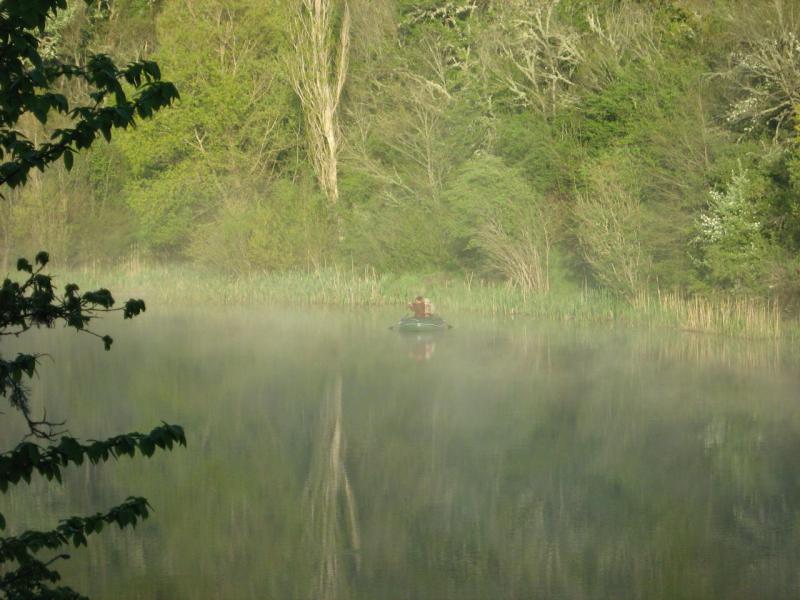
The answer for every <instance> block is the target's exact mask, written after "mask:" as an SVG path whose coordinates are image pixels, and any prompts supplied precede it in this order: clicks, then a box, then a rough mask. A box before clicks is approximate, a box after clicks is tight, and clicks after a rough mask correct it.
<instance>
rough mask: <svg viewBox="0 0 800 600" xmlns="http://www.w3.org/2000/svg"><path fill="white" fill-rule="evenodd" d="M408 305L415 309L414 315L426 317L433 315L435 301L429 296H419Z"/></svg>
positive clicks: (418, 317) (419, 317)
mask: <svg viewBox="0 0 800 600" xmlns="http://www.w3.org/2000/svg"><path fill="white" fill-rule="evenodd" d="M408 307H409V308H410V309H411V310H412V311H413V313H414V317H415V318H417V319H424V318H426V317H432V316H433V303H431V301H430V300H429V299H428V298H425V297H423V296H417V297H416V298H414V301H413V302H411V303H410V304H409V305H408Z"/></svg>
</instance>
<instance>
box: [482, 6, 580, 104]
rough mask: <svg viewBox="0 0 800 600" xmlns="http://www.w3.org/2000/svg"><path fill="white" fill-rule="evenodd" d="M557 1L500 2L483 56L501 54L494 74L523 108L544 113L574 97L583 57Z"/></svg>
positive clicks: (577, 39) (573, 32)
mask: <svg viewBox="0 0 800 600" xmlns="http://www.w3.org/2000/svg"><path fill="white" fill-rule="evenodd" d="M559 4H560V0H543V1H542V0H508V2H505V1H504V2H502V3H499V4H498V7H499V8H498V11H499V12H500V15H499V16H500V18H499V19H498V20H497V22H498V27H497V29H496V30H495V31H494V33H493V36H492V37H491V38H490V39H489V44H488V45H487V47H486V50H488V54H487V56H495V55H496V56H499V57H501V59H502V60H501V61H499V62H497V61H495V62H496V63H497V64H496V67H495V69H494V70H495V73H496V75H497V76H498V77H499V78H500V80H501V81H502V83H503V84H504V85H505V86H506V87H507V89H508V91H509V92H511V94H513V96H514V97H515V98H516V99H517V101H518V102H519V103H520V104H522V105H524V106H533V107H535V108H537V109H539V110H540V111H541V112H542V113H543V114H553V113H554V111H555V110H556V109H557V108H558V107H559V106H562V105H563V104H565V103H568V102H570V101H571V100H572V94H571V93H570V89H571V88H572V87H573V86H574V85H575V82H574V80H573V77H574V74H575V71H576V70H577V68H578V65H579V64H580V63H581V61H582V58H583V57H582V52H581V48H580V34H579V33H578V32H577V31H575V30H574V29H573V28H572V27H571V26H570V25H569V24H567V23H564V22H563V21H562V20H561V19H559V17H558V14H557V9H558V5H559Z"/></svg>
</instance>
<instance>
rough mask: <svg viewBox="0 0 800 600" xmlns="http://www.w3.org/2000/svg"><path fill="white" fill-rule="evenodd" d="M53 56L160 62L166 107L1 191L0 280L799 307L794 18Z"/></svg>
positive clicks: (353, 32) (324, 8) (656, 21)
mask: <svg viewBox="0 0 800 600" xmlns="http://www.w3.org/2000/svg"><path fill="white" fill-rule="evenodd" d="M44 42H45V44H44V50H45V53H46V54H47V55H49V56H51V57H57V58H58V57H61V58H63V59H69V60H70V61H73V62H77V63H80V62H82V61H85V60H87V58H88V57H90V56H92V55H93V54H97V53H104V54H108V55H110V56H112V57H113V58H114V59H115V60H116V61H118V62H119V63H122V64H124V63H125V62H129V61H134V60H139V59H143V58H145V59H151V60H154V61H157V62H158V64H159V65H160V67H161V70H162V72H163V74H164V77H165V78H166V79H169V80H170V81H172V82H174V84H175V85H176V86H177V88H178V90H179V92H180V95H181V99H180V101H179V102H177V103H176V104H175V106H174V107H172V108H170V109H168V110H164V111H161V112H159V113H158V114H156V115H154V118H152V119H150V120H147V121H142V122H141V123H139V124H138V126H137V127H136V128H133V129H130V130H127V131H119V132H117V131H115V132H114V136H113V139H112V140H111V143H110V144H99V145H95V146H94V147H93V148H92V149H91V150H90V151H88V152H83V153H81V154H80V155H76V156H75V160H74V163H75V164H74V166H73V165H71V166H72V168H71V171H70V172H69V173H68V172H67V171H68V169H67V168H66V165H63V164H59V165H57V166H54V167H53V168H51V169H48V170H47V171H45V172H44V173H33V174H32V175H31V178H30V181H29V182H28V185H25V186H23V187H19V188H15V189H14V190H11V191H9V192H6V193H5V195H6V199H5V201H3V202H0V211H2V213H0V261H2V265H1V266H2V267H3V269H4V270H5V271H6V272H7V271H8V270H9V269H10V268H11V266H12V265H13V264H14V263H13V261H15V260H16V258H17V257H18V256H22V255H33V253H35V252H36V251H37V250H39V249H43V248H44V249H47V250H48V251H49V252H50V253H51V255H52V256H53V257H54V258H55V259H56V260H57V261H60V262H59V264H62V265H63V264H67V265H70V266H74V267H80V266H81V265H83V264H84V263H85V262H86V261H87V260H92V261H98V260H100V262H102V263H103V264H105V265H116V264H119V263H121V262H124V261H126V260H130V258H131V257H132V256H135V257H142V258H144V259H146V260H148V261H151V262H152V263H153V264H169V265H192V266H193V267H196V268H202V269H206V270H207V271H209V272H219V273H225V274H233V275H241V274H248V273H249V274H252V273H259V274H263V273H272V274H276V275H279V274H280V273H285V272H287V271H302V270H308V269H315V268H321V267H326V266H335V265H341V266H346V267H348V268H350V267H355V268H370V269H374V270H375V271H376V272H378V273H395V274H403V273H417V274H419V273H445V274H453V275H456V276H459V277H467V278H469V279H470V280H471V279H472V278H473V277H474V278H476V280H485V281H494V282H501V283H504V284H507V286H510V287H513V288H515V289H517V290H522V291H523V292H525V293H530V294H547V293H549V292H552V291H559V290H575V289H581V288H586V287H587V286H588V287H591V288H599V289H603V290H606V291H608V292H609V293H611V294H613V295H615V296H618V297H623V298H634V297H636V296H637V295H638V294H641V293H642V292H652V291H654V290H671V291H675V290H677V291H679V292H680V293H681V294H686V295H697V296H704V297H717V296H723V295H724V296H726V297H747V298H761V299H768V300H770V301H773V300H774V301H776V302H780V304H781V306H782V307H785V309H786V310H791V309H792V307H793V306H794V305H795V304H796V303H797V302H798V298H799V297H800V258H798V249H799V248H800V202H798V198H800V146H798V132H799V131H800V129H799V127H800V121H798V118H797V110H798V107H799V106H800V5H798V4H797V3H796V2H792V1H789V0H785V1H783V0H730V1H725V2H719V1H714V0H651V1H645V0H639V1H636V0H600V1H588V0H437V1H434V0H322V1H320V2H314V1H312V0H291V1H290V0H105V1H102V2H95V3H92V4H90V5H85V4H84V3H80V2H72V3H70V4H69V8H68V10H66V11H61V12H59V13H58V17H57V18H56V19H53V20H51V22H50V23H49V24H48V27H47V31H46V33H45V36H44ZM61 85H62V88H63V89H61V90H60V91H61V92H62V93H65V94H66V95H67V96H68V97H70V98H77V99H79V98H81V97H82V95H85V94H86V90H85V89H83V88H82V84H81V83H78V82H74V81H69V80H65V81H64V82H62V84H61ZM60 125H63V123H61V122H60V121H59V118H51V119H50V120H49V121H46V122H45V123H41V122H39V121H37V119H36V115H34V114H28V115H26V116H25V118H24V119H23V121H22V122H20V123H19V127H20V128H21V130H22V132H23V133H24V134H26V135H27V136H28V138H29V139H32V140H41V139H45V138H46V137H47V136H49V135H50V132H51V131H52V130H53V129H54V128H57V127H59V126H60Z"/></svg>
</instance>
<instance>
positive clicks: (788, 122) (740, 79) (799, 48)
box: [722, 0, 800, 138]
mask: <svg viewBox="0 0 800 600" xmlns="http://www.w3.org/2000/svg"><path fill="white" fill-rule="evenodd" d="M772 5H773V6H772V10H771V14H770V16H769V17H768V18H767V19H764V18H763V15H762V13H761V12H760V11H759V12H758V13H753V12H752V11H750V13H751V14H757V15H758V20H752V18H754V17H751V19H744V18H743V19H739V22H740V23H741V26H742V27H745V28H746V30H745V31H744V32H743V35H742V37H741V39H742V40H744V41H742V42H741V43H740V44H739V47H738V48H737V49H736V50H735V51H734V52H732V53H731V54H730V57H729V61H730V65H729V69H728V70H727V71H726V72H725V73H723V74H722V75H723V76H725V77H726V78H727V79H729V80H730V81H731V82H732V84H733V86H734V88H735V90H736V93H737V99H736V100H735V101H734V102H733V103H732V104H731V107H730V109H729V110H728V113H727V115H726V120H727V121H728V123H730V124H731V125H743V126H744V129H745V131H751V130H753V129H756V128H762V127H763V128H767V129H769V130H771V131H772V132H773V134H774V136H775V137H776V138H777V137H778V136H779V134H780V133H781V132H782V131H784V129H785V128H790V127H791V126H792V121H793V117H794V115H795V110H796V107H797V106H800V10H798V9H797V7H796V5H795V4H794V3H788V2H784V1H783V0H774V1H773V3H772ZM748 10H749V9H748Z"/></svg>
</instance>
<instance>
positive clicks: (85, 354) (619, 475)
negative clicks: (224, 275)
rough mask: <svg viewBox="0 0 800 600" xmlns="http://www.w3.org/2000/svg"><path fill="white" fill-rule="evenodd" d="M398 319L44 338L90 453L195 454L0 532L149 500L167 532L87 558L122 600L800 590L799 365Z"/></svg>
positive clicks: (64, 501) (85, 574) (195, 322)
mask: <svg viewBox="0 0 800 600" xmlns="http://www.w3.org/2000/svg"><path fill="white" fill-rule="evenodd" d="M396 316H398V315H396V314H394V313H385V312H384V313H376V312H372V313H341V312H321V311H312V312H310V313H307V314H298V313H294V314H293V313H281V312H277V313H276V312H273V311H263V312H257V311H252V310H239V311H225V312H208V313H200V312H191V313H187V314H182V315H178V314H175V315H168V314H162V315H156V314H151V313H148V314H147V315H146V316H145V317H143V318H141V319H138V320H136V321H134V322H133V323H126V324H125V325H124V326H123V325H122V324H118V323H112V322H108V323H104V325H107V327H106V329H110V330H111V333H112V334H114V335H115V336H116V338H117V343H116V344H115V347H114V350H113V351H112V352H110V353H106V352H103V350H102V347H101V345H100V344H98V343H97V342H96V340H93V339H90V338H89V337H88V336H76V335H74V334H71V333H69V332H65V331H56V332H42V333H41V334H36V335H35V336H34V337H33V338H32V339H30V340H26V341H25V342H21V343H20V344H19V346H18V347H20V348H23V347H25V348H32V349H36V350H39V351H45V352H49V353H50V354H51V355H52V356H53V359H54V362H53V363H50V362H49V361H45V362H44V364H43V365H42V369H41V371H42V376H41V379H40V380H39V381H38V382H37V383H36V384H35V386H34V395H35V397H36V398H37V400H39V401H41V400H44V401H45V402H46V405H47V407H48V415H49V416H51V417H52V418H54V419H58V418H60V417H68V418H69V426H70V431H71V433H72V434H74V435H76V436H80V437H83V438H93V437H101V436H104V435H110V434H113V433H119V432H123V431H132V430H137V429H139V430H149V428H150V427H152V426H154V425H156V424H158V423H159V421H160V420H162V419H163V420H165V421H168V422H177V423H181V424H183V425H184V426H185V428H186V430H187V434H188V439H189V447H188V449H182V450H178V451H175V452H173V453H168V454H158V455H156V456H155V457H153V458H152V459H150V460H147V459H143V458H137V459H136V460H134V461H130V460H127V459H122V460H120V461H119V462H118V463H115V464H107V465H103V466H100V467H89V466H83V467H79V468H77V469H73V470H72V471H71V472H70V476H69V477H68V478H67V479H66V481H65V484H64V485H63V486H62V487H58V486H48V485H43V484H42V483H41V482H34V484H33V485H31V486H30V487H26V486H22V487H20V488H18V489H16V490H15V491H14V493H13V494H11V495H9V496H5V497H2V498H0V499H2V502H3V505H2V510H1V512H3V513H5V514H6V516H7V517H8V518H9V521H14V522H17V523H18V522H21V521H22V522H24V523H25V524H26V525H28V526H35V527H45V526H51V525H53V524H55V520H56V519H57V518H58V517H59V516H66V515H68V514H83V513H94V512H96V511H100V510H103V509H106V508H108V507H109V506H111V505H113V504H114V503H116V502H119V501H121V500H123V499H125V498H126V497H127V496H129V495H144V496H146V497H148V498H149V500H150V501H151V504H152V505H153V506H154V508H155V512H154V514H153V516H152V517H151V519H150V520H149V521H147V522H145V523H144V524H143V525H141V526H140V527H139V528H137V530H135V531H134V532H119V531H116V530H110V529H108V530H105V531H104V532H103V533H102V534H101V535H100V536H95V537H94V538H93V539H92V540H91V541H90V545H89V548H87V549H80V550H78V551H75V552H73V558H72V559H71V560H70V561H68V562H67V563H64V565H63V569H62V570H63V572H64V573H65V575H66V582H67V583H69V584H72V585H74V586H76V587H77V588H78V589H79V590H81V591H84V592H86V593H88V594H89V595H90V596H93V597H97V598H115V599H120V600H126V599H138V598H142V599H144V598H148V599H152V598H163V599H167V598H168V599H182V598H186V599H189V598H191V599H193V600H205V599H212V598H214V599H216V598H219V599H240V598H241V599H247V598H253V599H272V598H274V599H276V600H347V599H364V600H393V599H397V600H400V599H413V600H425V599H431V600H445V599H452V600H465V599H489V598H491V599H529V598H575V599H583V598H587V599H588V598H598V599H599V598H648V599H651V598H670V599H673V598H724V599H726V600H730V599H736V598H742V599H744V598H747V599H750V598H755V597H762V598H790V597H791V598H795V597H797V596H798V594H800V575H798V573H800V544H799V543H798V542H800V536H799V535H798V526H799V525H800V461H798V458H797V457H798V456H800V406H799V403H800V397H798V390H800V385H799V384H800V370H798V368H797V366H796V364H797V363H796V362H795V359H796V355H793V354H789V353H788V350H787V349H786V348H782V347H778V346H775V345H771V344H759V343H754V342H749V343H748V342H744V341H737V340H726V339H723V338H716V337H710V336H698V335H687V334H674V333H665V332H637V331H631V330H624V329H618V328H611V327H592V328H585V327H584V328H581V327H567V326H563V325H547V324H538V323H535V322H528V321H521V320H516V321H491V320H487V319H475V318H471V317H467V316H462V317H454V318H452V319H451V320H452V321H453V322H454V324H455V325H456V328H455V329H453V330H451V331H449V332H446V333H444V334H442V335H440V336H435V337H419V338H418V337H416V336H410V337H408V336H401V335H399V334H397V333H394V332H392V331H389V330H388V329H387V326H388V325H389V324H391V322H392V321H393V320H394V319H395V318H396ZM4 344H6V342H5V341H4ZM22 344H24V346H23V345H22ZM4 348H5V349H4V352H8V348H9V347H8V344H6V345H5V346H4ZM13 420H14V419H13V418H12V416H10V415H8V414H7V415H6V416H4V417H3V429H2V431H0V435H2V439H3V446H5V447H8V446H9V445H11V444H12V443H13V441H14V440H16V439H17V435H18V433H19V432H20V430H19V429H17V430H16V431H14V430H13V427H9V422H11V421H13ZM12 533H13V532H12Z"/></svg>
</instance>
